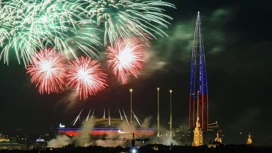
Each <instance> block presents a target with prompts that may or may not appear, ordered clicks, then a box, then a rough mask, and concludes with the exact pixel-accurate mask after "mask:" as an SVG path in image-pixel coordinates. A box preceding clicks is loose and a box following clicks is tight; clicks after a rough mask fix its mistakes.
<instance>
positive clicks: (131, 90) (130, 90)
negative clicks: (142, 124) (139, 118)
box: [129, 89, 133, 124]
mask: <svg viewBox="0 0 272 153" xmlns="http://www.w3.org/2000/svg"><path fill="white" fill-rule="evenodd" d="M129 92H130V124H132V92H133V89H129Z"/></svg>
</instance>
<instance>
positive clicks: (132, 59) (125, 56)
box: [106, 38, 146, 84]
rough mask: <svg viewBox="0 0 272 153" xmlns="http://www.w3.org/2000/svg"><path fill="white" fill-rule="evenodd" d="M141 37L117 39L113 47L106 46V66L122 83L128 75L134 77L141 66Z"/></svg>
mask: <svg viewBox="0 0 272 153" xmlns="http://www.w3.org/2000/svg"><path fill="white" fill-rule="evenodd" d="M145 45H146V44H145V43H143V41H142V40H141V39H136V38H131V39H124V40H122V39H119V40H118V41H116V43H115V44H114V45H113V47H111V46H109V47H107V51H108V52H107V53H106V54H107V58H108V61H107V62H108V66H109V67H111V68H112V69H113V73H114V75H116V76H117V77H118V80H119V81H121V83H122V84H126V83H127V81H128V77H129V76H130V75H133V76H135V77H136V78H137V77H138V75H139V70H141V69H142V68H143V61H144V60H143V48H144V46H145Z"/></svg>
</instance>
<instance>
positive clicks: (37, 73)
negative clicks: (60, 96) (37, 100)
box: [26, 48, 66, 94]
mask: <svg viewBox="0 0 272 153" xmlns="http://www.w3.org/2000/svg"><path fill="white" fill-rule="evenodd" d="M64 60H65V58H64V56H63V55H61V54H59V53H57V52H56V51H55V49H53V48H51V49H49V48H47V49H44V50H41V51H39V52H36V53H35V54H34V56H33V57H32V58H31V64H30V65H28V66H27V72H26V73H29V74H30V76H31V80H30V81H31V82H32V83H34V84H36V87H38V90H39V93H40V94H43V93H48V94H50V93H51V92H59V91H62V90H64V82H63V80H64V79H65V68H66V66H65V63H64Z"/></svg>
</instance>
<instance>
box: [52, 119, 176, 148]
mask: <svg viewBox="0 0 272 153" xmlns="http://www.w3.org/2000/svg"><path fill="white" fill-rule="evenodd" d="M93 119H94V118H93ZM93 119H92V120H91V119H89V120H88V121H85V122H83V123H82V126H81V130H80V134H79V135H78V136H77V137H74V138H69V137H67V136H65V135H58V136H57V137H56V138H55V139H52V140H51V141H49V142H48V147H53V148H60V147H64V146H66V145H68V144H75V145H76V146H80V147H88V146H90V145H97V146H102V147H117V146H122V147H126V146H130V145H131V140H132V138H133V135H132V133H133V131H134V130H136V129H137V128H138V125H137V123H135V122H134V123H133V124H129V125H128V124H127V122H126V121H124V122H121V123H120V124H119V125H118V129H120V133H119V134H118V135H111V134H109V135H106V137H105V138H104V139H97V140H95V139H93V138H92V137H91V135H90V132H91V131H92V130H93V128H94V126H95V123H94V122H93V121H94V120H93ZM150 119H151V117H147V118H145V119H144V121H143V123H142V126H141V127H140V129H147V128H150V127H149V125H150ZM153 127H155V125H153ZM161 131H164V133H169V130H167V129H165V128H163V127H161ZM135 138H136V139H141V138H142V137H137V136H135ZM148 143H150V144H155V143H156V144H163V145H168V146H169V145H179V143H178V142H177V141H175V140H173V139H172V138H169V137H168V136H162V137H156V136H155V135H154V136H153V137H150V139H149V141H148ZM136 145H139V146H142V145H145V144H143V143H142V141H141V142H140V141H139V142H138V141H136Z"/></svg>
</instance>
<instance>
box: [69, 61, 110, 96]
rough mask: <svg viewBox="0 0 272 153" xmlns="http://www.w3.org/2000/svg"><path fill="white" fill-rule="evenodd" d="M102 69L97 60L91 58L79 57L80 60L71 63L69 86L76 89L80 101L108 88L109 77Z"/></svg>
mask: <svg viewBox="0 0 272 153" xmlns="http://www.w3.org/2000/svg"><path fill="white" fill-rule="evenodd" d="M100 67H101V64H99V63H98V61H97V60H91V59H90V58H89V57H79V58H78V60H73V61H71V65H70V67H69V68H68V71H67V80H68V83H67V85H68V86H69V87H71V88H75V89H76V91H77V94H78V96H79V98H80V99H81V98H83V99H87V98H88V96H91V95H96V93H97V92H98V91H101V90H103V89H105V88H106V87H107V84H106V77H107V75H106V74H105V73H103V72H102V71H101V69H100Z"/></svg>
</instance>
